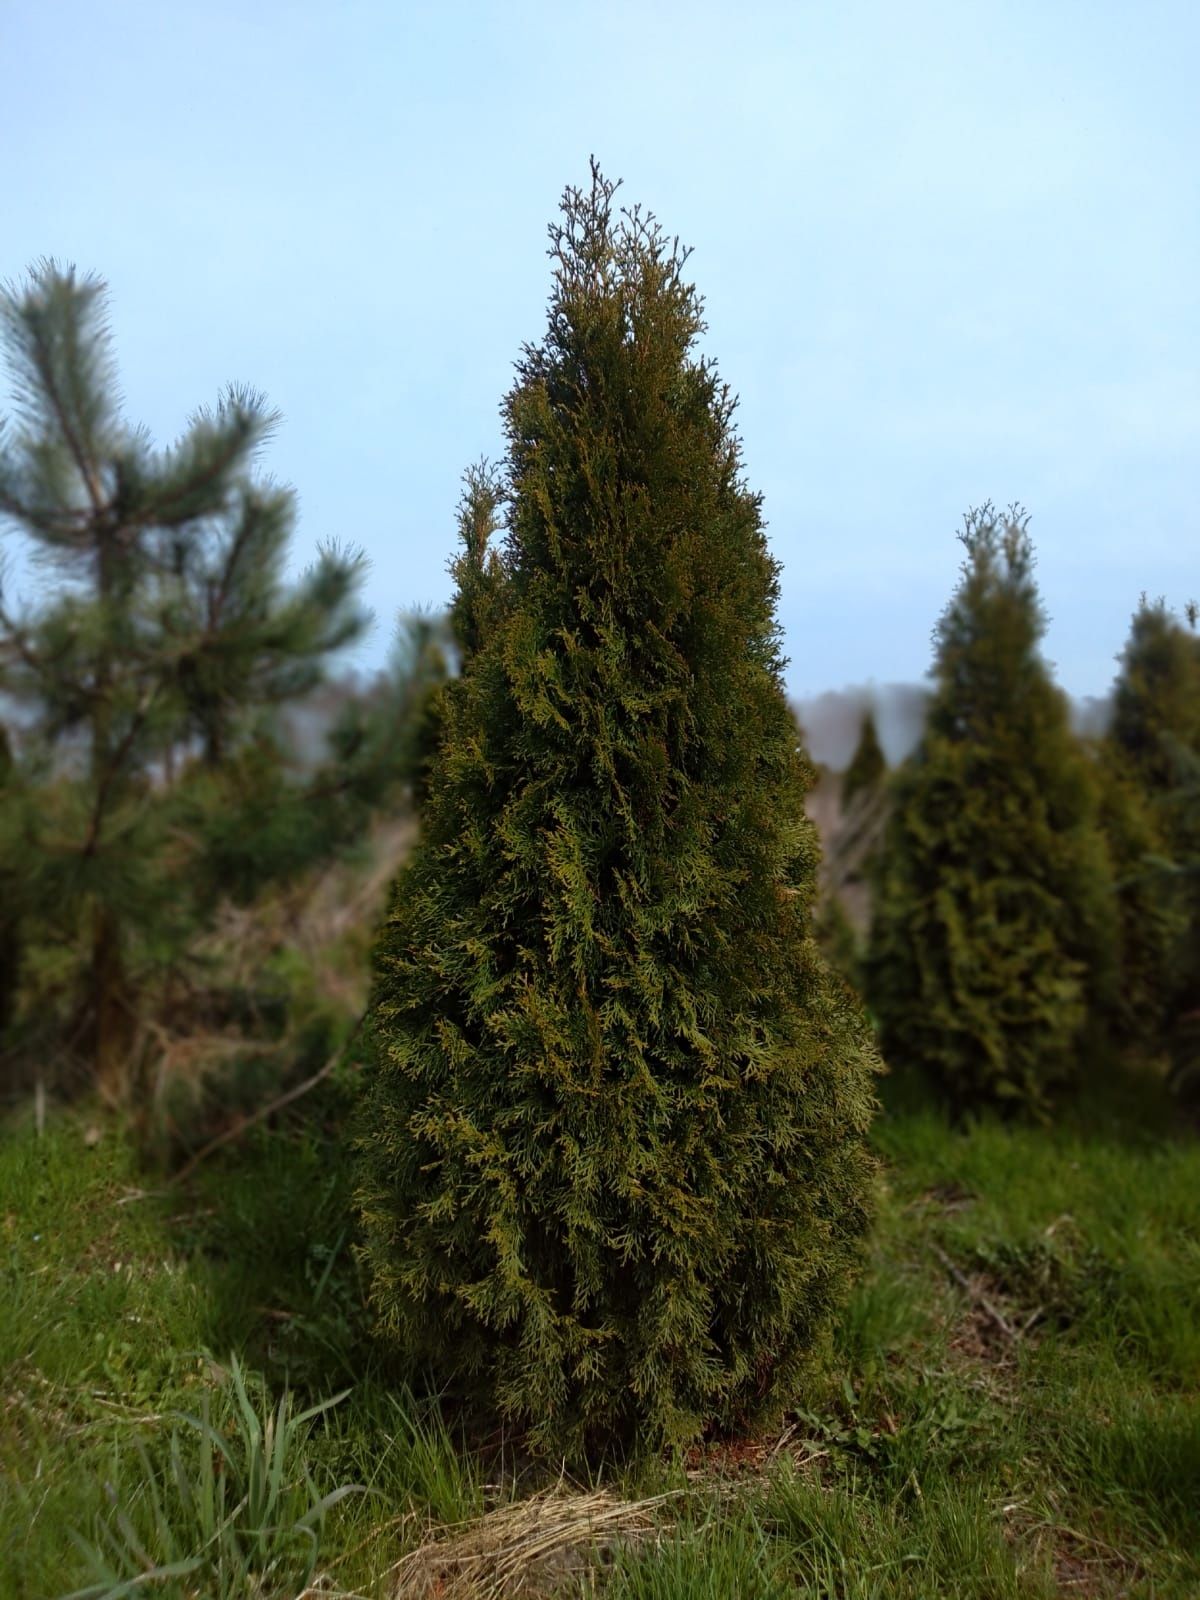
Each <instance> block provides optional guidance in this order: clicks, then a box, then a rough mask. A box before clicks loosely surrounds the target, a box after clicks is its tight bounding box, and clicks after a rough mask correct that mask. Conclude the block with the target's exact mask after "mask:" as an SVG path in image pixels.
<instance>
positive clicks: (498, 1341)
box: [360, 164, 876, 1449]
mask: <svg viewBox="0 0 1200 1600" xmlns="http://www.w3.org/2000/svg"><path fill="white" fill-rule="evenodd" d="M614 189H615V185H613V184H611V183H609V182H607V181H605V180H604V179H603V178H602V177H601V176H600V174H599V173H598V172H597V170H596V169H595V166H594V164H593V172H592V184H591V188H590V191H586V192H581V191H578V190H573V189H568V190H567V192H566V196H565V198H564V202H563V208H562V209H563V221H562V223H561V224H560V225H558V226H556V227H552V228H551V252H550V253H551V256H552V259H553V262H554V289H553V294H552V299H551V305H550V317H549V327H548V331H547V333H546V336H545V338H544V339H543V341H542V342H541V343H540V344H538V345H536V346H532V347H527V348H526V349H525V352H524V356H523V359H522V360H521V362H520V364H519V366H518V371H517V379H516V383H515V386H514V388H513V389H512V391H511V392H510V394H509V396H508V399H507V402H506V406H505V418H506V426H507V434H508V446H509V449H508V461H507V473H506V477H507V483H506V496H505V497H506V499H507V502H508V535H507V541H506V545H505V549H504V552H503V556H502V558H501V559H500V560H498V562H497V563H496V565H495V566H494V567H492V568H490V569H489V570H490V576H489V577H488V581H487V584H486V585H485V588H484V593H485V596H486V600H487V606H486V611H487V616H486V619H480V620H481V621H485V625H482V626H480V628H479V629H478V631H477V633H476V634H475V635H474V636H473V648H472V651H471V653H470V655H469V658H468V659H467V661H466V663H465V670H464V671H463V673H462V675H461V677H459V678H458V679H456V680H455V681H454V682H452V683H451V684H450V685H449V686H448V690H447V693H446V694H445V695H444V696H443V698H442V701H441V711H440V715H441V719H442V726H441V735H440V740H439V744H438V749H437V754H436V756H435V759H434V762H433V765H432V769H431V772H430V778H429V785H428V792H427V796H426V802H425V807H424V811H423V815H422V830H421V838H420V841H419V843H418V845H417V847H416V849H415V851H414V853H413V855H412V857H411V859H410V860H409V862H408V863H407V865H406V866H405V868H404V869H403V871H402V872H401V874H400V876H399V878H398V879H397V882H396V886H395V891H394V898H393V903H392V908H391V912H390V915H389V917H388V919H387V921H386V924H385V926H384V929H383V931H382V934H381V937H380V940H379V943H378V948H377V952H376V958H375V961H376V972H377V977H376V987H375V992H374V1000H373V1007H372V1013H371V1020H370V1025H369V1027H370V1038H371V1056H370V1060H369V1063H368V1065H367V1068H366V1073H365V1092H364V1103H363V1114H362V1132H361V1135H360V1153H361V1163H362V1164H361V1180H360V1204H361V1211H362V1218H363V1222H364V1225H365V1235H366V1254H367V1259H368V1261H369V1264H370V1267H371V1271H372V1275H373V1298H374V1303H375V1305H376V1307H377V1309H378V1312H379V1314H380V1318H381V1324H382V1328H383V1330H384V1331H385V1333H386V1334H387V1335H389V1336H390V1337H391V1338H392V1339H394V1340H395V1341H397V1343H398V1344H399V1346H400V1347H401V1348H402V1349H403V1350H404V1351H406V1352H407V1353H408V1354H409V1355H411V1356H414V1357H416V1358H418V1359H425V1360H427V1361H429V1362H431V1363H432V1364H433V1366H434V1368H435V1369H436V1370H437V1371H439V1372H440V1373H441V1374H442V1375H443V1377H444V1378H445V1379H446V1380H447V1381H449V1382H452V1383H458V1384H461V1385H464V1386H466V1387H469V1388H473V1389H474V1390H475V1391H476V1392H477V1394H478V1395H479V1396H481V1397H482V1398H484V1399H485V1400H487V1401H488V1402H490V1403H491V1404H493V1405H495V1406H496V1407H498V1408H499V1410H500V1411H501V1413H502V1414H504V1415H505V1416H506V1417H508V1418H510V1419H513V1420H515V1421H516V1422H518V1423H519V1424H523V1425H525V1426H526V1427H527V1429H528V1437H529V1439H530V1440H531V1442H532V1443H533V1444H534V1445H535V1446H540V1447H543V1448H554V1449H559V1448H562V1449H574V1448H575V1447H579V1446H582V1445H585V1444H586V1443H587V1442H588V1441H590V1440H593V1439H595V1438H597V1437H602V1436H610V1435H611V1434H613V1433H614V1432H615V1433H617V1434H622V1433H627V1434H628V1433H632V1432H633V1431H634V1430H636V1431H637V1432H638V1434H639V1436H640V1437H641V1439H643V1440H644V1441H647V1442H649V1443H650V1444H654V1443H655V1442H657V1441H661V1440H664V1439H666V1440H681V1439H686V1438H689V1437H692V1436H694V1435H695V1434H696V1433H697V1432H698V1431H699V1430H701V1429H702V1428H704V1427H705V1426H706V1425H709V1424H714V1423H715V1424H721V1423H725V1424H733V1423H735V1422H739V1421H742V1420H744V1419H745V1418H747V1417H750V1416H753V1415H757V1414H760V1413H763V1412H767V1413H769V1412H770V1411H771V1410H773V1409H775V1408H778V1407H779V1406H780V1405H782V1404H783V1403H784V1402H786V1401H787V1400H789V1399H791V1398H792V1397H793V1396H794V1395H795V1392H796V1385H797V1383H798V1381H799V1379H800V1377H801V1374H802V1373H803V1372H804V1370H805V1367H806V1363H807V1362H808V1361H809V1360H811V1358H812V1355H813V1351H814V1348H815V1347H817V1346H818V1345H819V1343H820V1340H821V1338H822V1335H823V1332H824V1330H825V1329H826V1328H827V1327H828V1324H829V1320H830V1316H831V1313H832V1311H833V1309H834V1307H835V1306H836V1305H837V1303H838V1301H839V1299H840V1297H841V1294H842V1292H843V1289H844V1287H845V1285H846V1282H847V1278H848V1276H849V1275H850V1273H851V1271H852V1268H853V1264H854V1262H855V1260H856V1257H857V1254H858V1251H859V1246H860V1241H861V1239H862V1236H863V1232H864V1229H865V1227H866V1225H867V1221H868V1214H869V1209H870V1207H869V1198H870V1190H871V1159H870V1156H869V1154H868V1150H867V1146H866V1141H865V1134H866V1129H867V1125H868V1121H869V1117H870V1114H871V1109H872V1104H873V1098H872V1088H871V1074H872V1071H873V1069H874V1068H875V1066H876V1060H875V1056H874V1053H873V1048H872V1044H871V1041H870V1037H869V1030H868V1029H867V1028H866V1026H865V1022H864V1018H863V1015H862V1014H861V1012H860V1010H859V1009H858V1008H857V1006H856V1005H855V1003H854V1001H853V999H852V997H851V996H850V994H849V992H848V991H847V990H846V989H845V988H844V986H842V985H840V984H838V983H836V982H835V981H834V980H832V979H831V977H830V975H829V973H828V971H827V969H826V968H825V967H824V965H823V963H822V962H821V960H820V959H819V957H818V954H817V951H816V947H815V942H814V939H813V936H812V902H813V895H814V889H815V874H816V867H817V843H816V838H815V834H814V830H813V828H812V826H811V824H810V823H809V821H808V820H807V818H806V816H805V813H804V805H803V802H804V794H805V791H806V787H807V785H808V783H809V780H810V769H809V766H808V763H807V761H806V759H805V757H804V755H803V753H802V750H801V748H800V746H799V739H798V733H797V729H796V725H795V722H794V720H793V718H792V715H791V713H790V710H789V708H788V705H787V702H786V700H785V697H784V691H783V682H782V675H781V674H782V666H783V662H782V660H781V657H780V653H779V631H778V626H777V623H776V619H775V602H776V595H777V587H778V568H777V565H776V563H775V561H774V560H773V559H772V557H771V556H770V554H769V553H768V550H767V546H766V542H765V539H764V535H763V530H762V520H761V515H760V509H759V504H760V503H759V499H758V497H757V496H755V495H753V494H751V493H750V492H749V491H748V489H747V488H746V487H745V485H744V483H743V480H742V477H741V458H740V445H739V442H738V439H737V436H736V434H735V432H734V430H733V410H734V401H733V399H732V398H731V397H730V395H729V392H728V390H727V388H725V387H724V386H723V385H721V384H719V383H718V381H717V378H716V374H715V372H714V370H713V367H712V365H711V363H710V362H709V361H708V360H705V359H699V358H697V357H696V355H695V354H694V343H695V340H696V338H697V336H698V335H699V333H700V332H701V330H702V327H703V324H702V322H701V319H700V301H699V300H698V298H697V296H696V294H695V291H694V290H693V288H692V287H691V286H690V285H689V284H687V283H686V282H685V280H684V278H683V276H682V269H683V266H684V262H685V260H686V253H685V252H683V251H681V250H679V249H678V247H677V245H671V244H670V243H669V242H668V241H667V240H666V239H665V238H664V236H663V234H662V233H661V231H660V230H659V229H658V227H657V226H656V225H655V224H654V221H653V219H652V218H650V217H647V216H644V215H642V214H641V213H640V212H639V211H638V210H636V209H634V210H630V211H625V212H622V213H621V214H620V218H618V217H617V216H616V215H615V214H614V204H613V193H614ZM467 532H468V533H469V529H468V530H467ZM481 556H482V551H481V550H479V549H478V548H477V547H476V546H474V545H473V544H472V542H471V538H470V537H464V553H463V556H462V558H461V559H460V565H459V598H458V601H457V602H456V615H457V616H458V618H459V621H460V624H461V622H462V618H463V611H464V608H467V609H468V610H470V611H471V612H472V614H473V615H476V616H477V615H478V613H477V612H475V610H474V601H473V600H472V599H471V595H472V584H474V583H475V581H476V578H477V576H478V574H479V571H480V568H481V559H480V558H481Z"/></svg>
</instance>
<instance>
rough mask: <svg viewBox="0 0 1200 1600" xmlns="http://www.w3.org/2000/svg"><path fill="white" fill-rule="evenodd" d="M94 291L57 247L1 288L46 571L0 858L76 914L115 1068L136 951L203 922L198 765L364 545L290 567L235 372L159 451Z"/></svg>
mask: <svg viewBox="0 0 1200 1600" xmlns="http://www.w3.org/2000/svg"><path fill="white" fill-rule="evenodd" d="M104 301H105V296H104V287H103V284H102V283H101V282H100V281H99V280H97V279H94V278H88V279H83V280H81V279H79V278H77V277H76V275H75V273H74V271H73V269H72V270H66V271H62V270H60V269H58V268H57V267H56V266H55V265H54V263H52V262H46V263H43V264H42V265H41V266H39V267H37V268H36V269H35V270H34V271H33V272H32V273H31V275H30V278H29V281H28V284H27V285H26V286H25V287H24V288H23V289H11V290H9V291H7V292H6V293H5V294H4V296H3V298H2V301H0V315H2V318H3V326H4V332H5V335H6V339H7V347H8V352H9V356H10V362H11V367H12V372H13V377H14V380H15V386H16V387H15V392H16V396H17V406H18V409H17V412H16V416H15V418H14V419H13V420H12V423H11V424H10V425H9V426H8V428H7V429H6V431H5V433H4V434H3V435H0V518H2V519H3V520H4V521H6V522H7V523H9V524H10V525H15V527H16V528H17V529H18V530H20V531H21V532H23V533H24V535H25V536H26V539H27V541H28V543H29V545H30V547H31V549H32V552H33V555H34V557H35V558H36V559H37V560H39V561H40V562H41V564H42V566H43V568H44V569H45V570H46V571H47V572H49V573H50V574H52V575H53V576H54V578H55V580H56V581H55V584H54V586H53V588H52V589H50V590H48V591H47V592H46V593H45V596H44V598H43V599H42V601H41V603H40V604H39V605H36V606H34V607H27V608H25V609H24V610H22V611H19V612H16V611H13V610H11V609H9V607H8V606H7V604H0V692H3V694H4V695H5V696H7V697H9V698H10V699H11V700H12V701H13V702H15V703H16V704H18V705H20V706H23V707H24V711H23V715H22V720H21V725H20V729H21V731H20V746H21V747H20V750H19V760H18V762H17V769H18V776H17V780H16V785H15V787H16V789H17V790H18V791H19V792H20V799H21V808H22V810H21V814H22V817H23V822H22V827H21V830H20V839H19V848H18V847H17V845H16V844H13V843H12V840H13V837H14V835H13V833H12V830H11V829H10V830H7V831H6V832H5V834H4V837H5V838H8V839H9V840H10V845H11V848H10V851H9V858H8V859H7V860H6V861H5V862H3V863H2V864H0V865H2V866H3V868H4V870H5V871H7V872H8V873H9V875H10V877H12V878H14V879H15V880H16V881H17V888H18V892H19V895H20V897H22V898H23V900H24V901H25V902H26V903H28V904H30V905H31V906H32V907H33V909H34V910H35V912H36V915H37V919H38V921H39V924H40V931H41V937H42V939H43V942H45V943H47V944H54V943H58V944H60V945H62V946H66V945H69V944H72V943H73V942H74V941H75V940H76V939H77V937H78V936H79V934H80V931H81V930H82V932H83V937H84V940H85V942H86V945H87V953H86V956H85V957H84V969H85V971H84V982H83V994H82V995H81V996H80V1005H79V1022H78V1025H77V1026H76V1027H75V1028H74V1030H73V1031H74V1032H75V1034H76V1036H77V1037H78V1038H80V1039H82V1040H83V1042H84V1048H85V1050H86V1053H87V1055H88V1057H89V1058H90V1060H91V1062H92V1064H93V1067H94V1070H95V1073H96V1075H97V1077H98V1078H99V1080H100V1081H101V1082H102V1083H103V1084H105V1085H107V1086H109V1087H112V1086H114V1085H118V1084H120V1083H121V1082H122V1081H123V1079H124V1076H125V1072H126V1067H127V1064H128V1060H129V1056H130V1051H131V1049H132V1047H133V1044H134V1041H135V1037H136V1033H137V1027H138V995H137V988H138V981H137V974H136V972H135V971H134V967H135V966H136V965H137V964H138V961H139V960H140V961H141V962H142V963H143V964H145V963H149V964H151V965H153V964H154V963H156V962H157V963H160V964H161V962H162V960H163V959H164V958H165V952H167V951H168V950H169V949H171V948H175V949H178V948H179V947H180V946H181V945H186V942H187V940H188V938H189V937H190V936H191V934H192V933H194V926H193V924H192V923H191V921H190V920H189V918H190V915H191V913H192V912H193V910H194V907H193V905H192V901H191V889H192V886H193V883H194V882H195V881H196V880H197V878H198V877H202V876H203V874H202V873H199V872H198V871H197V869H196V862H195V855H196V850H195V848H194V847H191V848H189V845H188V843H187V835H188V833H189V830H188V829H187V828H184V827H183V826H182V824H183V823H184V822H189V823H191V822H195V820H196V816H195V810H194V807H193V808H192V809H191V810H190V811H189V809H188V791H189V786H191V787H194V786H195V780H194V773H195V769H196V767H197V765H199V766H202V767H203V768H204V769H205V770H206V771H207V772H208V773H209V774H210V775H211V777H212V780H213V782H219V780H220V778H221V775H222V774H223V772H224V764H225V763H227V761H228V760H230V759H231V758H232V757H233V756H234V754H235V751H237V750H238V749H240V747H241V746H242V745H243V743H244V742H245V741H246V740H247V739H250V738H252V737H253V736H254V735H255V730H256V728H257V726H258V724H259V722H260V721H261V717H262V715H263V713H264V710H266V709H269V708H270V707H272V706H278V705H281V704H283V703H285V702H287V701H288V700H290V699H292V698H294V697H295V696H296V695H298V694H301V693H304V692H305V691H307V690H308V689H310V688H311V687H312V686H313V685H314V684H316V683H317V682H318V681H319V680H320V678H321V675H322V672H323V670H324V664H325V661H326V659H327V658H328V656H329V655H330V653H331V652H332V651H334V650H336V649H337V648H338V647H339V646H341V645H343V644H345V643H346V642H348V641H349V640H350V639H352V638H354V637H355V636H356V635H357V634H358V633H359V632H360V631H361V628H362V627H363V625H364V622H365V617H364V616H363V614H362V613H361V611H360V610H359V608H358V605H357V602H356V599H355V593H356V590H357V588H358V584H359V581H360V577H361V571H360V564H359V562H358V561H357V559H355V558H350V557H346V556H342V555H339V554H338V553H337V552H335V551H326V552H323V553H322V555H321V557H320V559H319V560H318V561H317V563H316V564H315V566H314V567H313V568H312V570H311V571H310V572H309V574H308V575H307V576H306V577H305V578H304V579H303V580H302V581H301V582H300V583H299V584H298V585H297V586H295V587H294V588H292V589H290V590H289V589H287V588H285V586H284V584H283V581H282V565H283V561H284V558H285V555H286V548H287V542H288V539H289V537H290V534H291V528H292V524H293V521H294V515H295V503H294V496H293V495H292V493H291V492H290V491H289V490H286V489H281V488H277V487H273V486H271V485H269V484H261V483H257V482H255V481H254V480H253V479H252V477H251V476H250V470H249V469H250V465H251V462H252V458H253V456H254V453H255V452H256V450H257V449H258V448H259V447H260V446H261V445H262V443H263V442H264V440H265V439H266V438H267V437H268V435H269V433H270V431H271V429H272V427H273V425H274V422H275V417H274V416H273V414H272V413H270V412H269V411H267V409H266V408H265V406H264V404H263V402H262V400H261V399H260V398H259V397H258V396H256V395H254V394H252V393H250V392H249V391H246V390H241V389H230V390H229V391H228V392H227V393H226V395H225V396H224V398H223V399H222V401H221V403H220V404H219V406H218V407H217V408H216V410H215V411H211V412H205V411H202V412H200V413H198V414H197V416H196V417H195V418H194V420H193V421H192V423H191V425H190V427H189V428H188V430H187V432H186V433H185V434H184V436H183V437H182V438H181V439H180V440H179V441H178V443H177V444H176V445H175V446H174V447H173V448H172V449H170V450H168V451H166V452H158V451H155V450H154V449H153V448H152V447H151V444H150V442H149V439H148V436H147V434H146V432H145V430H143V429H137V428H134V427H132V426H131V425H130V424H129V423H127V422H126V420H125V418H124V417H123V415H122V413H121V408H120V403H119V398H118V390H117V380H116V373H115V369H114V363H113V357H112V351H111V345H110V340H109V336H108V332H107V328H106V326H105V320H104ZM0 600H2V597H0ZM14 804H15V802H14ZM135 944H136V945H137V949H136V950H135V948H134V946H135Z"/></svg>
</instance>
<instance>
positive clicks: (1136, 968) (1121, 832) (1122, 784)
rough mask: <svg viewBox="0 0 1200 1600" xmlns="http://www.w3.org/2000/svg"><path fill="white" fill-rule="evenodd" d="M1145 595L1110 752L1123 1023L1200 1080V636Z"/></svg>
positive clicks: (1179, 1075) (1126, 661)
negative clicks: (1199, 1022)
mask: <svg viewBox="0 0 1200 1600" xmlns="http://www.w3.org/2000/svg"><path fill="white" fill-rule="evenodd" d="M1188 615H1189V621H1190V623H1191V624H1192V625H1191V626H1187V627H1185V626H1184V624H1183V623H1182V622H1180V621H1179V619H1178V618H1176V617H1175V616H1174V615H1173V614H1172V613H1171V612H1170V611H1169V610H1168V609H1167V607H1166V606H1165V605H1164V603H1163V602H1162V601H1161V600H1160V601H1158V602H1157V603H1155V604H1150V603H1149V602H1148V601H1147V600H1146V598H1145V596H1143V597H1142V602H1141V605H1140V606H1139V608H1138V610H1137V611H1136V612H1135V613H1134V617H1133V622H1132V625H1131V628H1130V634H1129V639H1128V641H1127V643H1126V645H1125V649H1124V650H1123V652H1122V654H1121V656H1120V672H1119V674H1118V677H1117V682H1116V687H1115V691H1114V696H1113V700H1114V710H1113V720H1112V724H1111V727H1110V729H1109V732H1108V736H1107V738H1106V739H1105V741H1104V745H1103V749H1102V765H1103V767H1104V769H1105V770H1106V772H1107V773H1108V775H1109V777H1108V784H1107V789H1108V797H1109V803H1108V805H1107V806H1106V815H1105V822H1106V826H1107V832H1108V838H1109V848H1110V851H1111V853H1112V856H1113V860H1114V864H1115V866H1116V869H1117V892H1118V902H1119V907H1120V918H1121V967H1120V971H1121V983H1120V991H1119V1004H1120V1020H1121V1021H1122V1023H1123V1024H1124V1032H1125V1034H1126V1036H1127V1037H1128V1038H1130V1039H1131V1040H1133V1041H1135V1042H1141V1043H1143V1044H1145V1045H1147V1046H1149V1048H1151V1049H1152V1050H1153V1049H1156V1048H1157V1049H1159V1050H1164V1049H1165V1050H1167V1051H1168V1052H1169V1053H1170V1055H1171V1057H1172V1075H1173V1077H1174V1079H1175V1081H1176V1083H1177V1084H1178V1085H1179V1086H1180V1087H1184V1086H1185V1085H1191V1084H1194V1083H1195V1082H1196V1081H1197V1080H1200V1072H1198V1071H1197V1069H1196V1059H1197V1048H1196V1034H1197V1027H1196V1013H1197V1010H1198V1008H1200V893H1198V892H1197V883H1198V881H1200V800H1198V796H1200V782H1198V781H1197V773H1198V772H1200V638H1197V636H1196V634H1195V631H1194V621H1195V614H1194V610H1193V609H1192V608H1189V612H1188Z"/></svg>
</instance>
